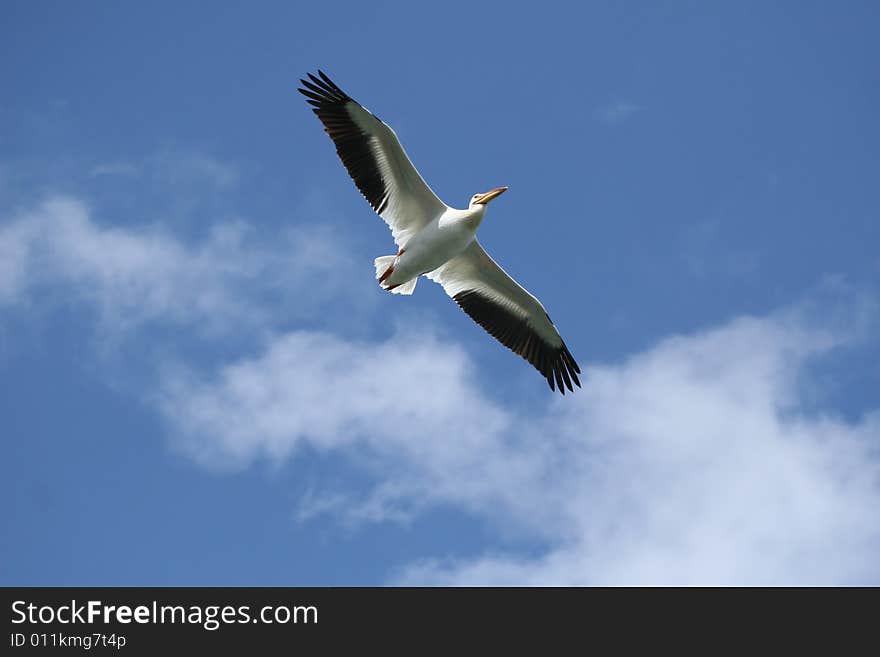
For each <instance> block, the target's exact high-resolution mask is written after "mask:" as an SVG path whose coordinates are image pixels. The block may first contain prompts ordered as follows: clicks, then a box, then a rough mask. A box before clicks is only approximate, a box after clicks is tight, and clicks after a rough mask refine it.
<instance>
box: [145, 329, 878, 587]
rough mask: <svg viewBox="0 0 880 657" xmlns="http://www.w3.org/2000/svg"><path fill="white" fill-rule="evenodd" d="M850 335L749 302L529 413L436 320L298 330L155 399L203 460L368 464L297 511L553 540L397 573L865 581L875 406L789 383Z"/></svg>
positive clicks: (613, 580)
mask: <svg viewBox="0 0 880 657" xmlns="http://www.w3.org/2000/svg"><path fill="white" fill-rule="evenodd" d="M846 339H847V338H846V336H845V335H843V334H840V333H838V332H836V331H834V330H828V329H825V328H820V327H817V326H813V325H811V324H810V322H809V321H808V320H806V318H805V317H804V316H801V315H799V314H797V313H783V314H780V315H775V316H772V317H768V318H763V319H759V318H744V319H740V320H736V321H733V322H731V323H729V324H727V325H724V326H720V327H718V328H716V329H713V330H710V331H706V332H704V333H698V334H694V335H689V336H679V337H675V338H671V339H668V340H665V341H663V342H661V343H659V344H658V345H657V346H655V347H654V348H652V349H650V350H648V351H647V352H645V353H643V354H640V355H638V356H635V357H633V358H631V359H630V360H628V361H626V362H623V363H620V364H617V365H611V366H604V367H592V368H590V372H589V374H588V375H587V382H586V385H585V387H584V390H583V394H580V395H575V396H574V397H573V398H572V399H565V400H557V401H554V402H552V403H549V404H548V405H547V406H546V408H545V410H544V411H543V412H541V413H539V414H538V415H537V416H534V415H533V416H524V415H522V414H520V413H519V412H518V411H517V410H515V409H511V408H505V407H502V406H500V405H498V403H497V402H495V401H493V400H492V399H491V397H489V396H488V395H486V394H485V393H484V392H483V391H482V390H481V388H480V386H479V384H478V383H477V379H475V377H474V372H473V368H472V365H471V363H470V362H469V359H468V358H467V357H466V356H465V354H463V353H462V352H461V351H460V350H459V349H458V348H457V347H455V346H454V345H452V344H449V343H445V342H443V341H440V340H437V339H436V338H430V337H428V338H425V337H424V336H421V335H419V334H410V335H398V336H396V337H395V338H394V339H393V340H390V341H387V342H381V343H367V342H363V343H356V342H349V341H345V340H341V339H338V338H334V337H332V336H329V335H326V334H315V333H303V332H295V333H291V334H289V335H286V336H284V337H281V338H279V339H278V340H277V341H276V342H275V343H273V344H271V345H270V346H269V347H268V348H267V350H266V351H265V352H264V353H263V354H262V355H260V356H258V357H255V358H252V359H245V360H242V361H240V362H237V363H234V364H232V365H228V366H225V367H223V368H221V369H220V370H218V371H216V372H214V373H213V374H209V375H201V376H200V375H198V374H193V373H191V372H190V373H189V374H188V375H187V376H183V377H182V376H177V377H174V378H172V379H170V380H167V381H166V383H165V391H166V394H165V395H164V397H163V398H164V400H165V402H164V404H163V405H162V410H163V412H164V414H165V416H166V418H167V419H168V421H169V422H170V423H171V425H172V426H173V427H176V432H177V433H178V434H179V435H181V436H182V437H183V440H184V443H183V444H184V446H185V449H186V450H188V451H189V453H190V454H192V455H193V456H194V457H195V458H197V459H198V460H200V461H202V462H206V463H209V464H211V465H222V466H226V467H229V466H232V467H244V466H246V465H248V464H250V463H252V462H254V461H255V460H257V459H267V460H269V461H274V462H277V461H279V460H281V461H283V460H285V459H288V458H291V457H292V456H294V455H295V454H296V453H297V451H298V450H299V449H301V448H302V447H304V446H309V447H310V448H312V449H318V450H322V451H334V452H336V453H338V454H339V456H340V457H343V458H344V457H346V455H354V454H357V455H358V456H357V458H358V460H359V461H362V462H367V463H370V464H371V465H370V466H369V468H368V469H369V471H370V473H371V475H372V476H373V477H374V488H373V489H372V490H371V491H368V492H366V493H365V492H364V491H358V492H353V493H352V494H351V496H350V497H349V498H348V499H347V500H345V499H344V498H341V497H340V496H339V492H338V491H328V496H329V498H330V499H332V500H333V502H332V503H330V504H327V505H323V508H321V505H315V504H314V499H312V500H311V501H310V502H308V503H307V506H308V509H307V511H306V512H305V513H306V515H310V514H314V513H316V512H319V511H327V512H331V513H339V512H342V513H343V514H344V515H345V517H346V518H348V519H351V518H352V517H357V518H360V519H362V520H374V521H378V520H389V519H395V518H396V519H400V518H407V517H410V516H411V515H412V514H413V513H417V512H418V511H419V510H421V509H424V508H426V507H430V506H434V505H440V504H443V505H449V504H452V505H455V506H458V507H459V508H462V509H464V510H467V511H468V512H470V513H475V514H478V515H480V516H482V517H484V518H486V519H487V521H489V522H492V523H497V525H498V526H503V527H505V531H507V532H509V531H518V532H522V533H524V534H525V535H529V536H534V537H536V538H540V539H541V540H543V541H546V542H547V543H548V544H549V545H550V547H549V548H548V550H547V551H546V553H545V554H543V555H541V556H540V557H537V558H535V557H531V558H524V557H522V556H517V555H516V554H511V555H507V556H497V555H492V556H483V557H477V558H474V559H470V560H462V561H457V562H451V563H448V562H447V563H443V562H435V561H430V560H429V561H426V562H424V563H419V564H411V565H410V566H409V567H407V568H405V569H403V570H402V571H401V572H400V573H399V576H398V580H397V581H401V582H405V583H455V584H521V583H525V584H546V583H551V584H621V583H676V584H683V583H702V584H707V583H731V584H745V583H754V584H765V583H856V582H867V581H873V582H877V581H880V567H878V565H877V563H876V559H875V558H874V554H875V552H876V545H877V541H878V540H880V519H878V517H877V515H876V513H875V511H874V510H875V509H876V508H877V505H878V504H880V479H878V477H880V463H878V460H877V454H876V449H877V440H878V437H880V411H877V412H874V413H872V414H868V415H866V416H864V417H863V418H861V419H860V420H858V421H855V422H848V421H845V420H843V419H841V418H838V417H835V416H833V415H830V414H828V413H823V412H818V413H817V412H816V409H814V408H812V407H808V405H807V404H806V402H805V400H804V399H803V398H802V391H803V387H804V383H805V382H808V381H809V367H808V366H809V363H810V362H811V360H812V359H814V358H816V357H819V356H821V355H823V354H826V353H828V352H829V350H831V349H833V348H834V347H835V346H838V345H839V344H840V343H841V342H842V341H845V340H846ZM294 371H295V372H296V373H297V375H296V376H291V372H294ZM428 382H430V383H429V384H428ZM427 385H429V387H430V389H426V386H427ZM313 497H314V495H313Z"/></svg>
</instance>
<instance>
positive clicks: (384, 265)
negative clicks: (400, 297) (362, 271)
mask: <svg viewBox="0 0 880 657" xmlns="http://www.w3.org/2000/svg"><path fill="white" fill-rule="evenodd" d="M395 260H397V256H393V255H388V256H379V257H378V258H376V260H375V261H374V264H375V265H376V278H377V279H378V280H379V285H381V286H382V288H383V289H385V290H388V291H389V292H391V293H393V294H412V293H413V290H415V289H416V283H417V282H418V280H419V277H418V276H416V277H415V278H413V279H412V280H409V281H407V282H406V283H401V284H399V285H392V286H390V287H389V286H387V285H385V279H387V278H388V277H389V276H391V274H392V272H394V262H395Z"/></svg>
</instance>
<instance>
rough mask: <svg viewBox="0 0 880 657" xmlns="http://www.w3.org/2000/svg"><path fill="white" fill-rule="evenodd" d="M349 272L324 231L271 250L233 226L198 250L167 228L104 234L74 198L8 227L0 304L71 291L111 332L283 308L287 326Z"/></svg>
mask: <svg viewBox="0 0 880 657" xmlns="http://www.w3.org/2000/svg"><path fill="white" fill-rule="evenodd" d="M350 266H351V263H350V261H349V260H348V258H347V255H346V253H345V251H344V249H341V248H339V247H338V244H337V243H336V242H335V241H334V240H333V239H332V238H331V236H330V235H329V234H327V233H326V232H325V231H324V230H322V229H320V228H298V229H292V230H290V231H287V232H286V233H285V234H282V235H279V236H276V237H275V239H273V240H272V241H269V240H266V239H260V238H259V237H258V236H255V235H253V234H252V232H251V231H250V230H249V229H248V227H247V225H246V224H245V223H243V222H241V221H230V222H226V223H221V224H218V225H216V226H215V227H214V228H213V229H212V230H211V232H210V234H209V235H208V237H207V238H206V239H204V240H203V241H202V242H200V243H193V244H190V243H187V242H185V241H183V240H181V239H179V238H177V237H175V236H173V235H171V234H170V233H168V231H167V230H165V229H163V228H162V227H161V226H159V225H150V226H145V227H136V228H119V227H112V226H102V225H100V224H98V223H97V222H96V221H95V219H94V218H93V217H92V215H91V213H90V211H89V209H88V207H87V206H86V205H85V204H83V203H81V202H80V201H78V200H75V199H72V198H68V197H56V198H53V199H50V200H47V201H46V202H44V203H42V204H40V205H39V206H37V207H36V208H35V209H33V210H32V211H29V212H25V213H22V214H19V215H16V216H14V217H12V218H11V219H9V220H7V221H5V222H4V223H3V224H0V305H2V304H7V305H10V304H16V303H22V302H27V301H29V300H31V299H32V298H33V297H34V295H37V294H39V293H40V292H41V291H44V290H53V289H59V288H63V289H64V290H65V294H64V295H62V296H63V297H64V298H65V299H74V300H84V301H86V302H89V303H90V304H91V305H92V306H93V307H94V308H95V309H97V311H98V312H99V314H100V316H101V319H102V320H103V322H104V324H105V326H107V325H109V326H112V327H114V328H121V329H125V328H129V327H131V326H135V325H138V324H140V323H142V322H144V321H149V320H159V321H166V322H167V321H172V322H187V323H198V324H199V326H200V327H202V328H205V329H208V330H217V329H223V328H228V327H233V328H234V327H241V326H242V325H249V324H250V325H253V324H259V323H260V322H265V321H266V320H267V317H268V316H269V315H270V314H271V313H273V312H276V311H280V310H281V309H282V308H283V312H284V313H285V316H287V317H297V316H302V313H303V312H308V311H310V310H311V309H313V307H314V304H313V303H310V302H309V301H308V299H313V300H315V302H316V303H317V301H318V300H319V299H320V298H322V296H323V294H329V293H330V292H331V291H332V289H333V286H334V285H336V284H337V283H339V282H340V280H345V274H346V273H347V272H348V268H349V267H350ZM331 271H333V272H334V275H329V272H331ZM340 274H341V275H340ZM306 289H308V290H309V291H310V295H308V296H305V295H303V294H302V292H303V291H304V290H306ZM267 295H268V296H270V297H272V298H271V299H268V300H267V299H266V298H265V297H266V296H267ZM276 309H277V310H276Z"/></svg>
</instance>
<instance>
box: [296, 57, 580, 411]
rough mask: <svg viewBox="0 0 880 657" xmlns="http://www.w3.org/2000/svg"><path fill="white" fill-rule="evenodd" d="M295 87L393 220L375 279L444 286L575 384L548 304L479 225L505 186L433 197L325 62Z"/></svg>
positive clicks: (388, 133) (513, 346)
mask: <svg viewBox="0 0 880 657" xmlns="http://www.w3.org/2000/svg"><path fill="white" fill-rule="evenodd" d="M300 82H301V83H302V87H301V88H299V92H300V93H302V94H303V95H304V96H305V97H306V101H307V102H308V103H309V104H310V105H312V111H313V112H314V113H315V114H317V116H318V118H319V119H320V120H321V123H322V124H323V125H324V131H325V132H326V133H327V134H328V135H329V136H330V139H332V140H333V143H334V144H335V145H336V152H337V153H338V155H339V157H340V159H341V160H342V164H343V165H345V168H346V169H347V170H348V173H349V175H350V176H351V178H352V180H354V183H355V185H357V188H358V189H359V190H360V192H361V194H363V196H364V198H366V199H367V201H368V202H369V204H370V205H371V206H372V208H373V210H375V211H376V213H377V214H378V215H379V216H380V217H381V218H382V219H383V220H384V221H385V223H387V224H388V227H389V228H391V236H392V237H393V238H394V242H395V243H396V245H397V247H398V251H397V253H396V254H395V255H386V256H381V257H379V258H376V260H375V266H376V278H377V279H378V281H379V285H380V286H381V287H382V288H384V289H385V290H388V291H389V292H392V293H393V294H412V293H413V290H415V287H416V282H417V281H418V279H419V276H422V275H424V276H426V277H427V278H429V279H430V280H432V281H435V282H436V283H439V284H440V285H442V286H443V289H444V291H445V292H446V294H448V295H449V296H450V297H452V299H453V301H455V302H456V303H457V304H458V305H459V306H460V307H461V309H462V310H464V312H466V313H467V314H468V315H469V316H470V317H471V318H472V319H473V320H474V321H475V322H476V323H477V324H479V325H480V326H482V327H483V328H484V329H485V330H486V331H487V332H488V333H489V334H490V335H491V336H492V337H494V338H495V339H497V340H498V341H499V342H501V343H502V344H503V345H505V346H506V347H508V348H509V349H510V350H512V351H513V352H514V353H516V354H519V355H520V356H522V357H523V358H525V359H526V360H527V361H528V362H529V363H531V364H532V365H533V366H534V367H535V369H537V370H538V371H539V372H540V373H541V374H542V375H543V376H544V378H546V379H547V382H548V383H549V385H550V389H551V390H556V389H558V390H559V392H561V393H562V394H563V395H564V394H565V389H566V387H567V388H568V389H569V390H570V391H573V390H574V388H572V383H574V385H576V386H578V387H580V385H581V384H580V381H579V380H578V377H577V375H578V374H579V373H580V371H581V370H580V368H579V367H578V365H577V363H576V362H575V360H574V357H572V355H571V352H569V350H568V347H566V346H565V342H563V340H562V337H561V336H560V335H559V331H557V330H556V326H555V325H554V324H553V322H552V321H551V320H550V317H549V315H548V314H547V312H546V311H545V310H544V306H542V305H541V302H540V301H538V299H536V298H535V297H534V296H532V295H531V294H530V293H529V292H528V291H527V290H526V289H525V288H523V287H522V286H521V285H519V284H518V283H517V282H516V281H515V280H513V278H511V277H510V276H509V275H508V274H507V272H505V271H504V270H503V269H502V268H501V267H499V266H498V264H497V263H496V262H495V261H494V260H493V259H492V258H491V257H489V254H488V253H486V251H485V250H483V247H482V246H480V243H479V241H477V236H476V235H477V228H479V226H480V222H482V221H483V217H485V215H486V208H487V206H488V205H489V203H490V202H491V201H493V200H494V199H496V198H498V197H499V196H501V194H503V193H504V192H506V191H507V187H496V188H495V189H490V190H489V191H488V192H483V193H482V194H474V195H473V196H472V197H471V199H470V202H469V203H468V208H467V210H457V209H455V208H451V207H449V206H448V205H446V204H445V203H444V202H443V201H441V200H440V199H439V198H437V195H436V194H435V193H434V192H433V191H432V190H431V188H430V187H429V186H428V184H427V183H426V182H425V181H424V179H423V178H422V176H421V175H420V174H419V172H418V171H417V170H416V168H415V166H413V164H412V162H410V159H409V157H407V155H406V151H404V150H403V146H401V145H400V141H399V140H398V139H397V135H396V134H395V133H394V131H393V130H392V129H391V128H390V127H389V126H388V125H386V124H385V123H383V122H382V121H381V120H380V119H379V118H378V117H376V116H375V115H374V114H372V113H371V112H370V111H369V110H367V109H366V108H365V107H363V106H362V105H361V104H359V103H358V102H356V101H355V100H354V99H352V98H351V97H350V96H349V95H348V94H346V93H345V92H344V91H343V90H342V89H340V88H339V87H338V86H336V84H335V83H334V82H333V81H332V80H331V79H330V78H329V77H327V76H326V75H325V74H324V73H323V72H322V71H320V70H319V71H318V74H317V75H313V74H312V73H309V74H308V80H305V79H301V80H300Z"/></svg>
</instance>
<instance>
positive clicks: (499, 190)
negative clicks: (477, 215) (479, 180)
mask: <svg viewBox="0 0 880 657" xmlns="http://www.w3.org/2000/svg"><path fill="white" fill-rule="evenodd" d="M506 191H507V187H496V188H495V189H491V190H489V191H488V192H485V193H483V194H474V195H473V196H472V197H471V202H470V205H469V206H468V207H469V208H470V209H474V208H475V207H477V206H480V205H483V206H485V205H486V204H488V203H489V201H491V200H492V199H493V198H495V197H496V196H501V195H502V194H503V193H504V192H506Z"/></svg>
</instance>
